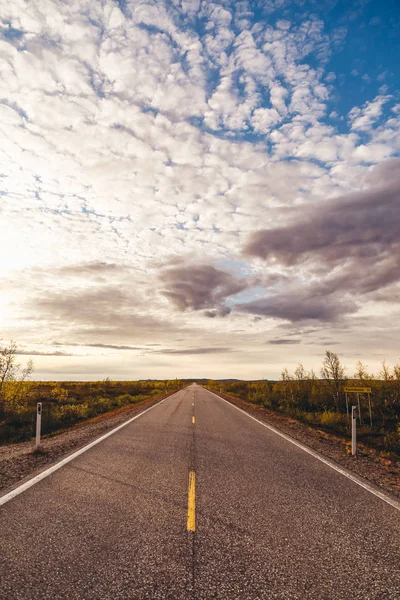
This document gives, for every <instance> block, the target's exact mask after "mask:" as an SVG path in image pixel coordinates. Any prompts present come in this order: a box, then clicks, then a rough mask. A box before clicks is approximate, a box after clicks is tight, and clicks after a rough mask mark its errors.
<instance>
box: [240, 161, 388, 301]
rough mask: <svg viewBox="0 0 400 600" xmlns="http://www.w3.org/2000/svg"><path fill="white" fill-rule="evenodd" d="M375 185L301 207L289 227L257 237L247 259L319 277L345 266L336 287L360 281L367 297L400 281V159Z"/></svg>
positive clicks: (381, 171) (378, 172)
mask: <svg viewBox="0 0 400 600" xmlns="http://www.w3.org/2000/svg"><path fill="white" fill-rule="evenodd" d="M369 183H370V185H372V187H370V188H369V189H368V190H365V191H363V192H358V193H355V194H350V195H347V196H344V197H341V198H335V199H333V200H328V201H326V202H324V203H323V204H313V205H312V206H306V207H299V208H298V211H297V212H296V213H295V215H294V218H293V220H292V222H291V223H289V224H288V225H287V226H281V227H277V228H271V229H266V230H263V231H258V232H256V233H253V234H252V236H251V237H250V239H249V241H248V243H247V245H246V247H245V249H244V252H245V254H246V255H248V256H255V257H259V258H263V259H265V260H267V261H269V262H273V263H278V264H281V265H284V266H287V267H292V266H296V265H300V264H301V265H304V264H307V266H309V268H310V269H311V270H315V272H316V273H324V272H325V273H326V270H327V269H333V268H335V267H338V266H341V267H342V268H343V269H344V270H345V271H344V273H343V275H342V276H341V277H340V276H339V277H337V278H336V279H335V284H336V286H337V285H338V284H340V286H341V287H343V286H345V285H348V284H349V283H351V278H352V277H354V278H355V281H356V282H357V285H358V284H361V280H362V281H363V282H364V283H363V284H361V285H362V288H363V290H364V291H371V290H374V289H378V288H380V287H382V286H383V285H386V284H388V283H392V282H393V281H395V280H398V279H400V270H399V268H398V260H399V257H400V235H399V231H400V159H392V160H391V161H388V164H383V165H380V168H377V169H375V171H373V172H372V173H371V175H370V177H369ZM377 266H379V271H378V272H373V270H372V269H371V267H377ZM366 267H368V269H367V270H364V269H365V268H366ZM360 268H363V273H362V278H360V277H359V273H358V272H357V270H358V269H360Z"/></svg>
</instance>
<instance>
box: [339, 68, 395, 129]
mask: <svg viewBox="0 0 400 600" xmlns="http://www.w3.org/2000/svg"><path fill="white" fill-rule="evenodd" d="M362 78H363V79H364V80H365V81H367V83H369V81H370V78H369V77H368V75H363V77H362ZM390 99H391V96H377V97H376V98H375V99H374V100H373V101H372V102H366V103H365V105H364V106H363V107H361V108H359V107H355V108H353V109H352V110H351V111H350V112H349V119H350V122H351V129H353V130H359V131H368V130H369V129H371V127H372V126H373V124H374V123H375V122H376V121H377V120H378V119H379V117H380V116H381V114H382V111H383V107H384V105H385V104H386V103H387V102H388V101H389V100H390Z"/></svg>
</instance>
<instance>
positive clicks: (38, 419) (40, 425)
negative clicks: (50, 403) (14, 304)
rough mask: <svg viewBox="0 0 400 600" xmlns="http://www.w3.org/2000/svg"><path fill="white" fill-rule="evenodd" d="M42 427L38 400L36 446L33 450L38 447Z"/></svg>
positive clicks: (40, 408) (40, 405)
mask: <svg viewBox="0 0 400 600" xmlns="http://www.w3.org/2000/svg"><path fill="white" fill-rule="evenodd" d="M41 428H42V403H41V402H38V403H37V407H36V446H35V450H36V451H38V450H39V449H40V432H41Z"/></svg>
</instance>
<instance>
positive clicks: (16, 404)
mask: <svg viewBox="0 0 400 600" xmlns="http://www.w3.org/2000/svg"><path fill="white" fill-rule="evenodd" d="M17 356H18V355H17V346H16V344H15V343H14V342H11V343H10V344H9V345H7V346H5V347H3V348H1V349H0V444H1V443H11V442H22V441H25V440H28V439H30V438H31V437H33V436H34V434H35V423H36V404H37V402H42V406H43V409H42V434H43V435H46V434H49V433H53V432H55V431H58V430H60V429H64V428H66V427H70V426H71V425H74V424H76V423H78V422H80V421H83V420H86V419H90V418H92V417H96V416H98V415H100V414H102V413H105V412H110V411H113V410H117V409H120V408H122V407H127V406H131V405H133V404H137V403H138V402H141V401H143V400H146V399H148V398H156V397H163V396H165V395H166V394H168V393H171V392H173V391H175V390H178V389H179V388H180V387H182V385H183V384H182V382H181V381H180V380H178V379H174V380H164V381H153V380H151V381H111V380H110V379H109V378H108V377H107V378H106V379H104V380H102V381H89V382H87V381H85V382H82V381H64V382H60V381H46V382H44V381H31V380H30V377H31V375H32V372H33V364H32V361H29V362H28V364H27V365H26V367H21V365H19V364H18V363H17Z"/></svg>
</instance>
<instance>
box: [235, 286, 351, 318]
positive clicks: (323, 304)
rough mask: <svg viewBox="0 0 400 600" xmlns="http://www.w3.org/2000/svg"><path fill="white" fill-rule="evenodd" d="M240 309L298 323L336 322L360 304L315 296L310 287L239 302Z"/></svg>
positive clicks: (333, 297)
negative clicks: (243, 302) (315, 321)
mask: <svg viewBox="0 0 400 600" xmlns="http://www.w3.org/2000/svg"><path fill="white" fill-rule="evenodd" d="M236 308H237V309H238V310H240V311H243V312H247V313H251V314H255V315H262V316H264V317H273V318H277V319H286V320H289V321H292V322H297V321H308V320H318V321H335V320H336V319H337V318H338V317H341V316H343V315H344V314H347V313H351V312H354V311H355V310H356V309H357V305H356V304H355V303H354V302H352V301H351V300H347V301H346V300H343V299H341V298H339V297H336V296H331V297H329V296H326V297H324V296H314V295H313V291H312V289H307V290H306V292H304V291H303V292H301V291H298V292H297V293H295V292H294V291H287V292H282V293H280V294H271V295H270V296H267V297H265V298H260V299H258V300H254V301H253V302H247V303H246V304H238V305H237V306H236Z"/></svg>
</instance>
